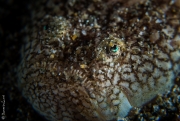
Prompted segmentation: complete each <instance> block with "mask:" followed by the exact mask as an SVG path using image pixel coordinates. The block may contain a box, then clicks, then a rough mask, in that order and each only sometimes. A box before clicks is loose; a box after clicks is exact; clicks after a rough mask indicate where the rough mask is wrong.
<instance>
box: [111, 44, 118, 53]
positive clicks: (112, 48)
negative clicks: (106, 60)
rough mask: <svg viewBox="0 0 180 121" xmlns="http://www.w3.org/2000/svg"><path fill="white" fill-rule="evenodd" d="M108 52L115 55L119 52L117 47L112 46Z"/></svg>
mask: <svg viewBox="0 0 180 121" xmlns="http://www.w3.org/2000/svg"><path fill="white" fill-rule="evenodd" d="M110 51H111V52H113V53H116V52H118V51H119V47H118V46H117V45H113V46H112V47H111V48H110Z"/></svg>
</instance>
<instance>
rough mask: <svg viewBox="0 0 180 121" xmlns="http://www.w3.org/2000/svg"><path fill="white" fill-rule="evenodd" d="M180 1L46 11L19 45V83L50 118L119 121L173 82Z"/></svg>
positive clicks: (179, 63) (179, 67)
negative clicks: (66, 12) (61, 13)
mask: <svg viewBox="0 0 180 121" xmlns="http://www.w3.org/2000/svg"><path fill="white" fill-rule="evenodd" d="M76 2H77V1H76ZM73 4H75V3H73V2H69V6H73ZM115 4H116V5H115ZM179 7H180V2H179V0H177V1H159V2H157V1H146V0H142V1H138V0H137V1H136V2H133V3H131V1H128V2H127V3H123V2H122V1H116V0H114V1H113V2H112V1H109V2H102V1H99V2H98V1H93V2H92V4H91V5H89V6H88V7H87V9H83V10H82V11H77V12H73V13H72V14H71V15H67V16H50V15H47V16H45V17H44V19H43V20H41V21H39V22H38V23H37V24H36V26H35V27H34V29H33V30H32V34H30V35H29V36H28V37H27V38H26V45H25V46H24V47H23V48H22V62H21V64H20V65H19V67H18V77H19V81H18V85H19V88H20V89H21V90H22V93H23V95H24V97H25V98H26V99H27V100H28V101H29V103H30V104H31V105H32V106H33V107H34V109H35V110H36V111H37V112H39V113H40V114H41V115H43V116H44V117H45V118H46V119H48V120H51V121H57V120H59V121H78V120H89V121H107V120H120V119H121V118H123V117H125V116H127V115H128V112H129V111H130V110H131V109H132V108H133V107H141V106H143V105H144V104H146V103H148V102H149V101H150V100H152V99H153V98H154V97H156V96H157V95H158V94H163V93H164V92H165V91H168V90H170V89H171V88H172V86H173V85H174V80H175V78H176V77H177V75H178V74H179V72H180V22H179V18H180V8H179ZM70 12H72V11H70Z"/></svg>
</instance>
